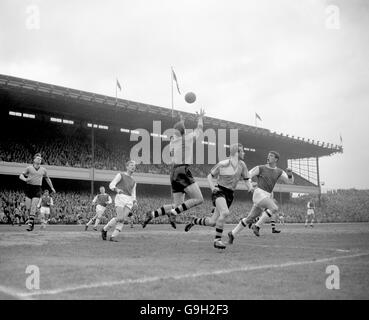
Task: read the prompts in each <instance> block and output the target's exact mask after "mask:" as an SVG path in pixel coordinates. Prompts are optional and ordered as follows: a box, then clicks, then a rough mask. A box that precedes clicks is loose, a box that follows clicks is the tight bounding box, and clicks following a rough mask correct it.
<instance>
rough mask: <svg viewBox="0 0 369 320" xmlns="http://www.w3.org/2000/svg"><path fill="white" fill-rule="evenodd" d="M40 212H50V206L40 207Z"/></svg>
mask: <svg viewBox="0 0 369 320" xmlns="http://www.w3.org/2000/svg"><path fill="white" fill-rule="evenodd" d="M40 213H41V214H50V208H49V207H41V209H40Z"/></svg>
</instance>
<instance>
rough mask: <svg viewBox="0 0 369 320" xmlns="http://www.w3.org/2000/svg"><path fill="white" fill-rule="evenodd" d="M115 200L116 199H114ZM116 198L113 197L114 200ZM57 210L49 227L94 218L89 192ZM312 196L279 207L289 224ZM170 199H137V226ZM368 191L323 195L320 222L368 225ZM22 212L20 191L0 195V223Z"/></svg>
mask: <svg viewBox="0 0 369 320" xmlns="http://www.w3.org/2000/svg"><path fill="white" fill-rule="evenodd" d="M112 196H113V195H112ZM113 197H114V196H113ZM53 199H54V207H53V208H52V210H51V219H50V221H49V223H50V224H57V223H60V224H84V223H86V222H87V221H88V220H89V218H91V217H92V216H93V215H94V209H93V207H92V205H91V201H92V199H91V196H90V194H89V193H88V191H83V192H70V191H62V192H57V193H56V194H55V195H53ZM309 199H310V198H309V196H302V197H299V198H295V199H291V200H290V201H287V202H283V203H279V207H280V211H282V212H283V214H284V221H285V222H287V223H302V222H304V221H305V215H306V203H307V201H308V200H309ZM170 201H171V199H170V197H169V195H168V196H163V195H158V194H148V193H147V192H144V193H143V194H141V195H138V202H139V213H138V214H137V216H135V218H134V221H135V223H139V222H140V219H141V215H143V214H144V213H145V212H146V211H148V210H152V209H153V208H159V207H160V206H161V205H162V204H163V203H170ZM251 206H252V203H251V202H250V201H245V200H243V199H239V198H238V199H237V198H236V200H235V201H234V203H233V204H232V207H231V210H230V212H231V214H230V216H229V217H228V219H227V222H228V223H237V222H238V221H239V220H240V219H241V218H242V217H243V216H245V214H247V213H248V212H249V210H250V209H251ZM368 207H369V191H368V190H355V189H352V190H337V191H334V192H329V193H327V194H324V195H323V197H322V205H321V207H320V208H317V210H316V218H317V221H318V222H321V223H323V222H363V221H369V215H368V209H367V208H368ZM16 208H20V209H21V211H22V214H23V218H22V220H23V223H24V222H25V220H26V217H25V210H24V209H25V208H24V193H23V191H20V190H1V191H0V216H1V217H2V219H1V220H0V223H13V222H14V211H15V209H16ZM211 209H212V203H211V200H210V198H209V197H205V202H204V204H203V205H201V206H200V207H195V208H193V209H192V210H190V211H189V212H186V213H185V214H183V215H180V216H178V217H177V221H178V223H186V222H187V221H188V220H189V219H190V216H191V215H196V216H197V217H200V218H201V217H206V216H208V215H209V214H210V212H211ZM113 214H114V207H113V205H110V206H108V208H107V211H106V213H105V216H104V218H103V219H102V222H101V223H106V222H107V220H108V219H110V217H112V215H113ZM167 221H168V220H167V218H166V217H161V218H159V219H155V220H154V221H153V223H167Z"/></svg>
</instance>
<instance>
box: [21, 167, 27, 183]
mask: <svg viewBox="0 0 369 320" xmlns="http://www.w3.org/2000/svg"><path fill="white" fill-rule="evenodd" d="M28 173H29V171H28V167H27V168H26V170H25V171H23V172H22V173H21V174H20V175H19V179H21V180H22V181H24V182H27V181H28V179H27V178H26V176H27V175H28Z"/></svg>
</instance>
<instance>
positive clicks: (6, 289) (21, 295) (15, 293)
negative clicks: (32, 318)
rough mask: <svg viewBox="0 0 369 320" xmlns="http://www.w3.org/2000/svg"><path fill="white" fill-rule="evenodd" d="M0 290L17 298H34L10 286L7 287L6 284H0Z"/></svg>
mask: <svg viewBox="0 0 369 320" xmlns="http://www.w3.org/2000/svg"><path fill="white" fill-rule="evenodd" d="M0 292H2V293H5V294H6V295H8V296H10V297H13V298H16V299H20V300H32V298H30V297H28V296H25V295H24V293H22V292H18V291H17V290H15V289H13V288H10V287H5V286H2V285H0Z"/></svg>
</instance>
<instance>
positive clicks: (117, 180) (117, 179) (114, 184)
mask: <svg viewBox="0 0 369 320" xmlns="http://www.w3.org/2000/svg"><path fill="white" fill-rule="evenodd" d="M120 179H122V177H121V175H120V173H118V174H117V175H116V176H115V177H114V179H113V181H112V182H110V184H109V189H110V190H111V191H115V192H116V193H119V192H120V191H122V190H120V189H118V188H117V187H116V185H117V183H118V182H119V181H120Z"/></svg>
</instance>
